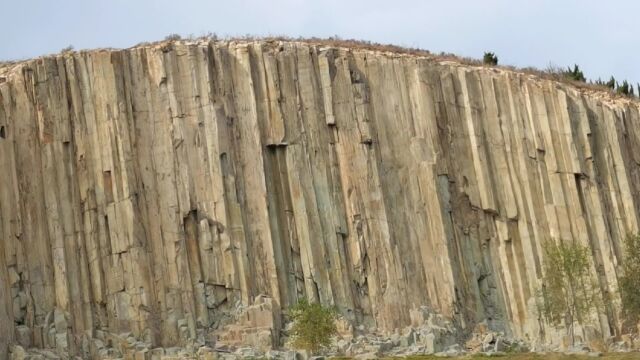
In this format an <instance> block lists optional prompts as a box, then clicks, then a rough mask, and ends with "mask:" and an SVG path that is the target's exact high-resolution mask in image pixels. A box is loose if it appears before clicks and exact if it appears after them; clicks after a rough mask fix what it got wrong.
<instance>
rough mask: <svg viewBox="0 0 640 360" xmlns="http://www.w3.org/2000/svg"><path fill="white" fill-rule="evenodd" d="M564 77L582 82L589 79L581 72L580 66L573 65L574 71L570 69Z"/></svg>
mask: <svg viewBox="0 0 640 360" xmlns="http://www.w3.org/2000/svg"><path fill="white" fill-rule="evenodd" d="M564 75H565V76H566V77H567V78H569V79H571V80H574V81H580V82H586V81H587V78H586V77H585V76H584V73H583V72H582V70H580V67H579V66H578V64H574V65H573V69H571V67H568V68H567V70H566V71H565V72H564Z"/></svg>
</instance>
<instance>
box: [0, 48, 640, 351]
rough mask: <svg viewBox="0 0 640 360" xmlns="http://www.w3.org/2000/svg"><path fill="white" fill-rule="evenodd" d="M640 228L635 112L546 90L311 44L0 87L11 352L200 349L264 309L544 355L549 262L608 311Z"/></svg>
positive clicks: (506, 77)
mask: <svg viewBox="0 0 640 360" xmlns="http://www.w3.org/2000/svg"><path fill="white" fill-rule="evenodd" d="M639 211H640V109H639V106H638V103H636V102H631V101H628V100H614V99H610V98H608V97H606V96H601V95H598V94H585V93H583V92H581V91H578V90H576V89H574V88H572V87H570V86H567V85H563V84H558V83H555V82H551V81H547V80H540V79H537V78H535V77H533V76H531V75H525V74H520V73H516V72H511V71H506V70H499V69H488V68H482V67H472V66H467V65H461V64H458V63H455V62H444V61H437V60H435V59H431V58H427V57H420V56H413V55H404V54H392V53H382V52H376V51H373V50H362V49H359V50H349V49H344V48H331V47H322V46H317V45H313V44H309V43H302V42H259V41H256V42H204V41H201V42H181V43H172V44H166V43H165V44H158V45H149V46H142V47H136V48H132V49H127V50H96V51H90V52H82V53H68V54H64V55H58V56H51V57H46V58H41V59H36V60H30V61H26V62H22V63H19V64H17V65H15V66H12V67H10V68H4V69H0V358H2V357H3V356H6V354H8V348H9V344H20V346H22V347H36V348H57V349H59V350H61V351H67V352H69V353H70V354H83V355H87V354H93V352H94V351H99V349H100V347H99V345H100V344H99V343H98V344H97V345H96V342H101V341H103V340H100V339H110V340H108V341H110V342H112V344H109V347H111V348H116V347H117V346H116V347H114V346H115V345H114V344H113V343H117V342H118V341H119V340H117V339H116V338H115V337H110V336H111V335H108V334H123V333H128V334H130V337H131V339H137V340H136V341H144V343H145V344H149V345H150V346H152V348H153V347H172V346H186V344H188V343H189V341H192V340H193V339H196V338H198V337H199V336H206V334H208V333H209V332H210V331H213V330H214V329H217V328H220V327H221V326H227V324H225V316H226V315H225V314H228V313H229V312H230V311H231V310H232V309H233V308H234V307H235V306H236V304H237V303H239V304H243V305H251V306H255V305H254V299H255V298H256V297H258V296H259V295H261V294H265V295H268V296H269V298H270V306H274V307H275V308H277V309H285V308H287V307H288V306H289V305H290V304H292V303H294V302H295V301H297V299H298V298H300V297H308V298H310V299H312V300H319V301H321V302H323V303H325V304H333V305H336V306H337V307H338V308H339V309H340V311H341V312H342V314H343V315H344V316H345V317H346V318H347V319H348V320H349V321H352V322H353V324H354V325H363V326H365V327H366V328H377V329H379V330H380V331H389V332H391V331H393V330H394V329H403V328H405V327H406V326H408V325H411V324H412V322H413V321H418V320H416V316H419V314H418V315H416V310H417V309H420V308H421V306H429V307H430V308H431V309H434V310H436V311H437V312H438V313H440V314H442V315H443V316H445V317H447V318H449V319H451V320H452V321H453V323H454V324H455V326H456V327H457V328H458V329H460V330H461V331H462V332H465V331H467V332H471V330H472V329H473V328H474V327H475V326H476V324H478V323H480V322H481V321H485V322H486V324H487V325H488V326H489V327H491V328H492V329H496V330H499V331H502V332H504V333H506V334H508V335H509V336H514V337H520V338H524V339H530V340H540V341H545V339H546V340H549V338H550V337H551V336H553V334H555V333H554V331H555V330H553V329H552V328H551V327H548V326H547V325H546V324H545V323H544V322H542V321H540V320H539V318H540V317H539V316H538V313H537V311H536V306H535V293H536V290H537V289H538V287H539V285H540V279H541V276H542V269H541V262H542V256H543V254H542V251H541V244H542V243H543V242H544V241H547V240H560V239H564V240H568V241H577V242H579V243H582V244H586V245H588V246H589V247H590V249H591V253H592V255H593V257H592V259H591V260H592V262H591V266H592V274H593V277H594V279H596V280H597V281H598V284H599V285H600V287H601V289H602V290H603V291H605V292H608V293H611V294H614V293H615V292H614V291H613V289H615V288H617V284H616V282H617V280H616V271H617V266H618V264H619V263H620V262H621V261H622V260H623V259H622V256H623V254H622V253H621V241H622V239H623V238H624V236H625V234H626V233H628V232H636V231H637V230H638V221H639V217H638V214H639ZM618 304H619V301H618V299H617V298H616V297H615V295H614V296H613V299H611V301H610V302H609V303H608V306H607V308H606V309H605V311H604V312H603V313H602V314H601V315H600V317H599V318H598V319H596V320H597V322H596V323H597V324H598V327H597V328H596V329H595V331H596V332H597V333H598V334H599V335H601V336H602V337H605V338H606V337H609V336H611V335H615V334H613V333H614V332H615V331H617V330H616V329H617V328H618V326H619V322H620V319H619V315H618V314H619V310H620V309H619V305H618ZM260 319H262V320H259V322H260V324H263V320H264V321H267V323H268V317H267V318H264V319H263V318H260ZM272 320H273V321H274V322H273V324H275V325H276V326H279V324H278V321H277V320H274V319H272ZM247 321H248V322H251V321H255V318H247ZM261 326H262V325H261ZM269 331H271V330H269ZM203 334H204V335H203ZM272 336H273V337H277V330H275V333H273V334H272ZM131 339H130V341H128V342H127V343H132V342H133V343H135V342H134V340H131ZM407 341H408V340H407ZM125 345H126V344H125V343H123V344H122V347H124V346H125ZM147 350H148V349H147ZM444 350H446V349H444ZM105 351H106V350H105ZM139 351H141V352H144V353H146V352H148V351H151V350H148V351H146V350H144V349H140V350H139ZM440 351H443V350H440ZM93 356H96V355H93ZM105 356H106V355H105ZM141 356H143V357H141V358H146V357H144V356H146V355H144V354H142V355H141Z"/></svg>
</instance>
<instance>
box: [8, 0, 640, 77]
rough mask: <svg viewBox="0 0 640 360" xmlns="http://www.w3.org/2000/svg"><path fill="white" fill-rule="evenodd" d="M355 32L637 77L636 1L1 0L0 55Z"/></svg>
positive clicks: (513, 61)
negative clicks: (208, 37) (193, 38)
mask: <svg viewBox="0 0 640 360" xmlns="http://www.w3.org/2000/svg"><path fill="white" fill-rule="evenodd" d="M207 32H215V33H217V34H218V35H221V36H224V35H232V36H233V35H244V34H251V35H288V36H293V37H297V36H305V37H310V36H317V37H329V36H333V35H338V36H340V37H342V38H356V39H362V40H371V41H375V42H382V43H392V44H396V45H404V46H411V47H420V48H423V49H427V50H430V51H432V52H440V51H445V52H451V53H455V54H458V55H462V56H470V57H475V58H480V57H482V54H483V52H484V51H493V52H495V53H496V54H497V55H498V57H499V59H500V63H501V64H509V65H516V66H519V67H523V66H535V67H538V68H545V67H547V65H549V64H550V63H553V64H555V65H559V66H568V65H572V64H574V63H577V64H579V65H580V67H581V68H582V69H583V70H584V72H585V75H586V76H587V78H591V79H595V78H598V77H602V78H606V79H608V78H609V77H610V76H611V75H614V76H615V77H616V79H618V80H622V79H624V78H626V79H628V80H630V81H632V83H633V84H635V83H636V82H640V1H637V0H606V1H605V0H529V1H524V0H438V1H431V0H423V1H419V0H353V1H349V0H316V1H312V0H262V1H260V0H227V1H218V0H210V1H205V0H173V1H170V0H102V1H99V0H0V60H10V59H22V58H29V57H35V56H38V55H42V54H48V53H53V52H58V51H59V50H61V49H62V48H64V47H66V46H68V45H73V46H74V47H75V49H87V48H97V47H118V48H120V47H129V46H132V45H135V44H136V43H139V42H142V41H155V40H161V39H163V38H164V37H165V36H166V35H168V34H170V33H178V34H181V35H183V36H188V35H189V34H194V35H200V34H203V33H207Z"/></svg>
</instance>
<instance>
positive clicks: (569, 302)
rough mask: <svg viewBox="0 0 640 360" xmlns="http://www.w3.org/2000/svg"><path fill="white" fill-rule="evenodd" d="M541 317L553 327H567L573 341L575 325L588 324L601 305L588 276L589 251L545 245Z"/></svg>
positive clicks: (572, 245) (561, 244)
mask: <svg viewBox="0 0 640 360" xmlns="http://www.w3.org/2000/svg"><path fill="white" fill-rule="evenodd" d="M543 250H544V261H543V267H544V276H543V279H542V280H543V281H542V284H543V285H542V289H541V297H542V301H543V303H542V309H541V310H542V313H543V315H544V317H545V318H546V319H547V321H548V322H549V323H551V324H554V325H560V324H563V323H564V326H565V327H566V329H567V333H568V334H569V335H571V338H572V339H573V335H574V334H573V324H574V322H578V323H579V324H585V322H586V321H587V319H588V316H589V314H590V312H592V311H594V310H597V309H598V306H599V303H600V301H599V300H600V297H599V296H600V292H599V291H598V287H597V286H596V285H595V284H594V283H592V281H591V276H590V274H589V255H590V254H589V248H588V247H586V246H582V245H580V244H578V243H576V242H566V241H560V242H558V243H556V242H554V241H547V242H545V243H544V244H543Z"/></svg>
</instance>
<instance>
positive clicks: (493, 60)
mask: <svg viewBox="0 0 640 360" xmlns="http://www.w3.org/2000/svg"><path fill="white" fill-rule="evenodd" d="M482 63H484V64H486V65H498V56H496V54H494V53H492V52H486V53H484V56H483V57H482Z"/></svg>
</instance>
